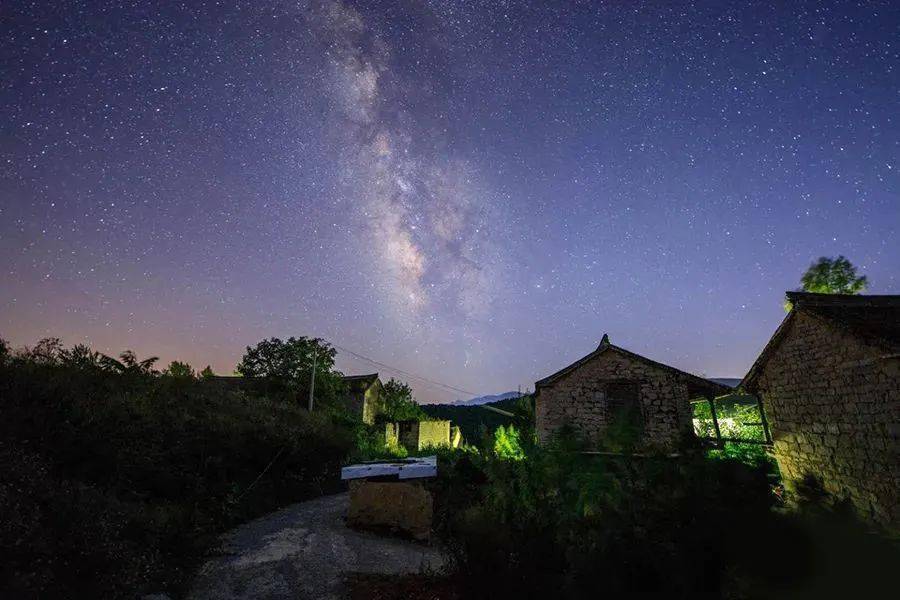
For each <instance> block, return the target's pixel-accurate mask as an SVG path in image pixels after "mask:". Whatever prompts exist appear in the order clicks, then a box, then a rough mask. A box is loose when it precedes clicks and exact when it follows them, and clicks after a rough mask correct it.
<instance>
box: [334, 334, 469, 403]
mask: <svg viewBox="0 0 900 600" xmlns="http://www.w3.org/2000/svg"><path fill="white" fill-rule="evenodd" d="M331 345H332V346H334V347H335V348H337V349H338V350H340V351H341V352H346V353H347V354H349V355H351V356H353V357H355V358H358V359H360V360H364V361H366V362H369V363H372V364H373V365H377V366H379V367H382V368H384V369H387V370H389V371H392V372H394V373H398V374H400V375H403V376H405V377H411V378H413V379H418V380H420V381H423V382H425V383H429V384H431V385H435V386H438V387H440V388H443V390H444V391H449V392H456V393H459V394H466V395H468V396H477V395H478V394H476V393H475V392H470V391H468V390H464V389H462V388H458V387H455V386H452V385H449V384H446V383H441V382H440V381H435V380H434V379H429V378H428V377H423V376H422V375H416V374H415V373H410V372H409V371H404V370H403V369H398V368H397V367H392V366H391V365H388V364H385V363H383V362H381V361H377V360H375V359H373V358H369V357H368V356H363V355H362V354H359V353H358V352H354V351H353V350H348V349H347V348H344V347H342V346H338V345H337V344H331Z"/></svg>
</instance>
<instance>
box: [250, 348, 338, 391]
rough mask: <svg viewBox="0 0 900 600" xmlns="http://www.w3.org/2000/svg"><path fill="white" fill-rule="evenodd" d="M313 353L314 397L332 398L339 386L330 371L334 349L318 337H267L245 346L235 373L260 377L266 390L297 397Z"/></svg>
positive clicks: (335, 374) (304, 384) (306, 381)
mask: <svg viewBox="0 0 900 600" xmlns="http://www.w3.org/2000/svg"><path fill="white" fill-rule="evenodd" d="M313 355H315V362H316V386H315V395H316V400H317V401H318V400H326V401H329V400H333V399H335V398H336V397H337V396H338V394H339V393H340V392H341V391H342V389H343V382H342V381H341V374H340V373H339V372H337V371H335V370H334V359H335V356H337V351H336V350H335V349H334V348H333V347H332V346H331V345H330V344H329V343H328V342H326V341H325V340H322V339H319V338H307V337H302V336H301V337H298V338H295V337H290V338H288V339H287V340H284V341H283V340H280V339H278V338H274V337H273V338H270V339H267V340H262V341H261V342H259V343H258V344H256V345H255V346H247V351H246V352H245V353H244V356H243V358H242V359H241V362H240V363H238V365H237V368H236V369H235V370H236V371H237V373H238V374H240V375H242V376H244V377H249V378H253V379H257V380H260V384H261V385H263V386H264V387H265V388H266V390H267V391H269V392H276V393H277V392H283V393H287V394H288V395H289V396H292V397H295V398H296V397H298V395H299V393H300V392H302V391H306V390H308V389H309V385H310V373H312V366H313Z"/></svg>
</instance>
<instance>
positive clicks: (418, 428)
mask: <svg viewBox="0 0 900 600" xmlns="http://www.w3.org/2000/svg"><path fill="white" fill-rule="evenodd" d="M384 439H385V442H386V443H387V445H388V446H395V445H400V446H403V447H404V448H406V450H407V451H409V452H418V451H420V450H424V449H425V448H429V447H437V446H449V447H452V448H456V447H458V446H459V444H460V442H461V441H462V434H461V433H460V431H459V427H456V426H454V425H453V424H452V423H451V422H450V421H447V420H433V421H399V422H397V423H386V424H385V430H384Z"/></svg>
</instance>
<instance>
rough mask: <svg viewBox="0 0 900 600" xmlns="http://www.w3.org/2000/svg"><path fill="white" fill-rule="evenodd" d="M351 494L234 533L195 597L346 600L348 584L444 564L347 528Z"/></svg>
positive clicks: (411, 545) (398, 542) (437, 556)
mask: <svg viewBox="0 0 900 600" xmlns="http://www.w3.org/2000/svg"><path fill="white" fill-rule="evenodd" d="M348 505H349V496H348V495H347V494H346V493H345V494H337V495H334V496H325V497H323V498H319V499H316V500H312V501H309V502H303V503H301V504H295V505H293V506H290V507H288V508H285V509H283V510H281V511H278V512H276V513H273V514H271V515H268V516H266V517H263V518H261V519H257V520H255V521H252V522H250V523H247V524H245V525H242V526H241V527H239V528H237V529H235V530H233V531H232V532H230V533H228V534H227V535H225V536H224V537H223V539H222V544H221V547H220V548H219V551H218V553H217V554H215V555H214V556H212V557H210V559H209V560H208V561H207V562H206V564H204V566H203V567H202V569H201V570H200V572H199V573H198V575H197V578H196V580H195V581H194V584H193V586H192V590H191V593H190V596H189V597H190V598H192V599H194V600H207V599H209V600H212V599H216V600H230V599H242V600H250V599H266V600H277V599H281V598H291V599H292V600H296V599H305V598H316V599H338V598H346V597H347V596H348V595H349V593H350V591H351V585H350V582H351V581H359V578H360V577H362V578H363V579H366V578H368V577H369V576H373V575H374V576H378V575H387V576H390V575H416V574H423V573H434V572H438V571H440V569H441V567H442V566H443V565H444V564H445V559H444V556H443V555H442V553H441V552H440V551H439V550H438V549H437V548H435V547H434V546H429V545H426V544H421V543H417V542H413V541H408V540H403V539H398V538H394V537H387V536H380V535H375V534H373V533H366V532H360V531H355V530H352V529H349V528H348V527H347V526H346V525H345V524H344V517H345V516H346V514H347V509H348Z"/></svg>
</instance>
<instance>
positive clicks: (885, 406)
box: [741, 292, 900, 527]
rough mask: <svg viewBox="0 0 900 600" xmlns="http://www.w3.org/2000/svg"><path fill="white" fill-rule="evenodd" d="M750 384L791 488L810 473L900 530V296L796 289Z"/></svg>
mask: <svg viewBox="0 0 900 600" xmlns="http://www.w3.org/2000/svg"><path fill="white" fill-rule="evenodd" d="M787 295H788V298H789V300H790V301H791V302H792V303H793V309H792V310H791V311H790V313H788V315H787V317H786V318H785V319H784V321H783V322H782V323H781V325H780V326H779V327H778V329H777V330H776V331H775V333H774V335H773V336H772V338H771V339H770V340H769V343H768V344H766V347H765V348H764V349H763V351H762V353H761V354H760V355H759V357H758V358H757V359H756V362H755V363H754V364H753V366H752V367H751V369H750V371H749V372H748V373H747V375H746V377H744V380H743V382H742V384H741V387H743V388H744V389H746V390H747V391H749V392H751V393H753V394H755V395H756V396H758V397H759V398H760V401H761V402H762V405H763V407H764V409H765V412H766V416H767V418H768V422H769V427H770V429H771V432H772V438H773V442H774V453H775V458H776V460H777V461H778V465H779V467H780V469H781V474H782V477H783V479H784V480H785V483H786V485H787V487H788V488H789V489H791V488H792V487H794V484H796V483H797V482H798V481H801V480H803V479H805V478H806V477H807V476H813V477H814V478H816V479H817V480H818V481H819V482H820V483H821V485H822V486H823V488H824V489H825V491H827V492H829V493H831V494H832V495H834V496H836V497H838V498H847V499H849V500H850V501H851V502H852V503H853V505H854V506H855V507H856V509H857V511H858V512H859V513H860V514H861V515H863V516H865V517H867V518H871V519H873V520H875V521H878V522H881V523H884V524H888V525H892V526H893V527H897V525H898V524H900V496H898V491H900V446H898V443H897V441H898V440H897V438H898V434H900V296H847V295H829V294H807V293H800V292H788V294H787Z"/></svg>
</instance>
